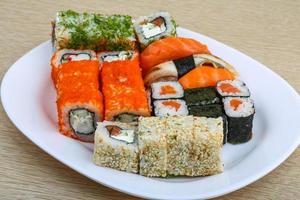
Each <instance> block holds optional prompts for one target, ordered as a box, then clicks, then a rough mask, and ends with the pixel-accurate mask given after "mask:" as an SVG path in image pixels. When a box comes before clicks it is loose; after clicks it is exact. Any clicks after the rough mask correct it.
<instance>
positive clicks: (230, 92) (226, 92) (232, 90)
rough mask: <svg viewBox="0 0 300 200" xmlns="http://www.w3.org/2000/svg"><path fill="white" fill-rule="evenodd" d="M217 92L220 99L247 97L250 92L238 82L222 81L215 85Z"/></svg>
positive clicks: (242, 83)
mask: <svg viewBox="0 0 300 200" xmlns="http://www.w3.org/2000/svg"><path fill="white" fill-rule="evenodd" d="M216 88H217V91H218V93H219V94H220V96H221V97H249V96H250V91H249V89H248V88H247V86H246V84H245V83H244V82H242V81H240V80H236V79H235V80H224V81H219V82H218V83H217V86H216Z"/></svg>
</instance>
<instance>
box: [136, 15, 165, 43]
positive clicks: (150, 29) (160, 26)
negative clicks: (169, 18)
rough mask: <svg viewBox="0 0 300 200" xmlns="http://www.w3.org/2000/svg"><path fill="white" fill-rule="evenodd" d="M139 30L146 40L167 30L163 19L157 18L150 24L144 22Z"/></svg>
mask: <svg viewBox="0 0 300 200" xmlns="http://www.w3.org/2000/svg"><path fill="white" fill-rule="evenodd" d="M141 28H142V31H143V34H144V37H145V38H146V39H149V38H151V37H154V36H156V35H159V34H161V33H163V32H165V31H166V30H167V26H166V23H165V19H164V18H163V17H157V18H155V19H154V20H152V21H150V22H144V23H142V24H141Z"/></svg>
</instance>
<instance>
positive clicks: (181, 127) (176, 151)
mask: <svg viewBox="0 0 300 200" xmlns="http://www.w3.org/2000/svg"><path fill="white" fill-rule="evenodd" d="M166 119H167V120H166V129H167V152H168V156H167V172H168V175H174V176H192V175H193V165H192V161H193V157H192V155H193V145H192V144H193V140H194V137H193V126H194V120H193V116H173V117H167V118H166Z"/></svg>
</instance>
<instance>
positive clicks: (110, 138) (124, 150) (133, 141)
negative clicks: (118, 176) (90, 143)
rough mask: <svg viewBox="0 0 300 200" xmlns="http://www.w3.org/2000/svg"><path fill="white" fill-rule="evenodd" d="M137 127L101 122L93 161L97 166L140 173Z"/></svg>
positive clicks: (96, 136) (96, 137)
mask: <svg viewBox="0 0 300 200" xmlns="http://www.w3.org/2000/svg"><path fill="white" fill-rule="evenodd" d="M136 137H137V136H136V130H135V127H133V126H130V125H128V124H124V123H118V122H109V121H104V122H100V123H98V125H97V130H96V133H95V146H94V156H93V161H94V163H95V164H96V165H99V166H103V167H110V168H114V169H118V170H122V171H126V172H132V173H138V171H139V151H138V145H137V138H136Z"/></svg>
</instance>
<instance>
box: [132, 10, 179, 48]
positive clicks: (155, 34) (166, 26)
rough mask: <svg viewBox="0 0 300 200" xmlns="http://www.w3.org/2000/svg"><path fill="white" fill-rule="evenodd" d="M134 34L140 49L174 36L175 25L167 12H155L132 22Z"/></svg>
mask: <svg viewBox="0 0 300 200" xmlns="http://www.w3.org/2000/svg"><path fill="white" fill-rule="evenodd" d="M133 24H134V29H135V33H136V35H137V38H138V41H139V43H140V46H141V48H142V49H144V48H146V47H147V46H148V45H149V44H150V43H151V42H153V41H156V40H159V39H161V38H165V37H170V36H176V23H175V21H174V20H173V19H172V17H171V15H170V14H169V13H168V12H156V13H153V14H151V15H149V16H141V17H138V18H137V19H135V20H133Z"/></svg>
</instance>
